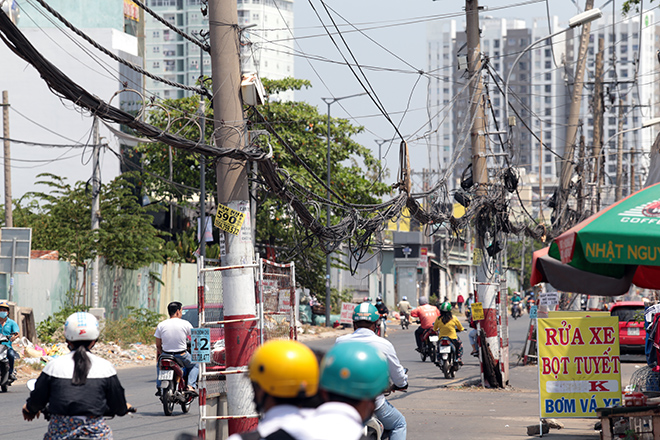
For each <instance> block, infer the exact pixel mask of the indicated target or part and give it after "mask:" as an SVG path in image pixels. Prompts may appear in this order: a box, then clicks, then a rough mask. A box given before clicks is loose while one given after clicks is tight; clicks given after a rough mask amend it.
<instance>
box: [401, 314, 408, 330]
mask: <svg viewBox="0 0 660 440" xmlns="http://www.w3.org/2000/svg"><path fill="white" fill-rule="evenodd" d="M400 321H401V329H402V330H406V329H407V328H408V327H409V326H410V319H408V315H407V314H405V313H401V318H400Z"/></svg>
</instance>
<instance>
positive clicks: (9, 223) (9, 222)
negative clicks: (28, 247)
mask: <svg viewBox="0 0 660 440" xmlns="http://www.w3.org/2000/svg"><path fill="white" fill-rule="evenodd" d="M2 136H3V137H4V138H5V140H4V142H3V144H4V148H5V156H4V159H5V227H6V228H12V227H14V219H13V217H12V206H11V143H10V142H9V92H8V91H7V90H3V91H2Z"/></svg>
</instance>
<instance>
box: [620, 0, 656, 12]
mask: <svg viewBox="0 0 660 440" xmlns="http://www.w3.org/2000/svg"><path fill="white" fill-rule="evenodd" d="M640 3H641V0H626V1H625V2H623V6H622V7H621V10H622V11H623V14H624V15H628V13H629V12H630V11H632V12H639V5H640ZM650 3H653V0H650Z"/></svg>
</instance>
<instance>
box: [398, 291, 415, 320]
mask: <svg viewBox="0 0 660 440" xmlns="http://www.w3.org/2000/svg"><path fill="white" fill-rule="evenodd" d="M396 306H397V308H398V309H399V314H400V315H401V316H405V317H406V318H407V319H408V321H410V311H411V310H412V306H411V305H410V303H409V302H408V297H407V296H404V297H402V298H401V301H399V304H397V305H396Z"/></svg>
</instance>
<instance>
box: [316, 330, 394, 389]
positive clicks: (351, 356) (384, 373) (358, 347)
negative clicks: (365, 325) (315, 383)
mask: <svg viewBox="0 0 660 440" xmlns="http://www.w3.org/2000/svg"><path fill="white" fill-rule="evenodd" d="M389 384H390V373H389V368H388V366H387V359H386V358H385V355H384V354H383V353H381V352H380V351H379V350H378V349H376V348H374V347H372V346H371V345H369V344H365V343H363V342H342V343H339V344H335V346H334V347H332V348H331V349H330V351H328V352H327V353H326V355H325V356H324V357H323V361H322V362H321V379H320V382H319V387H320V388H323V389H324V390H326V391H329V392H331V393H334V394H338V395H340V396H344V397H349V398H351V399H357V400H369V399H373V398H375V397H376V396H378V395H379V394H381V393H382V392H383V391H385V389H386V388H387V387H388V386H389Z"/></svg>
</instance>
